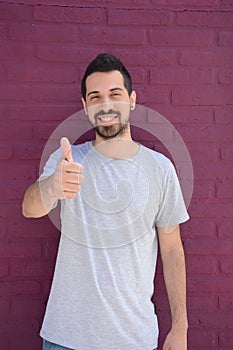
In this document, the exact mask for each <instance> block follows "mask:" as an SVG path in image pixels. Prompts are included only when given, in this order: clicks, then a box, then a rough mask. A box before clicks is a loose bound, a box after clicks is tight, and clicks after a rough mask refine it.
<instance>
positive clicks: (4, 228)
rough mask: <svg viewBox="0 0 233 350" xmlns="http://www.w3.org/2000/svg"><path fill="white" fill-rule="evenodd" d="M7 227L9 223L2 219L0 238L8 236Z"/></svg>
mask: <svg viewBox="0 0 233 350" xmlns="http://www.w3.org/2000/svg"><path fill="white" fill-rule="evenodd" d="M6 228H7V225H6V223H5V222H3V220H2V221H1V223H0V239H3V238H5V237H6Z"/></svg>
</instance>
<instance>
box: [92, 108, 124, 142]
mask: <svg viewBox="0 0 233 350" xmlns="http://www.w3.org/2000/svg"><path fill="white" fill-rule="evenodd" d="M104 115H116V116H117V118H118V122H115V123H113V124H112V125H98V117H100V116H104ZM129 117H130V111H129V114H128V117H127V118H126V120H125V122H122V115H121V113H120V112H119V111H115V110H112V109H110V110H109V111H108V112H104V111H103V110H102V111H99V112H98V113H96V114H95V115H94V123H91V124H92V126H93V127H94V130H95V132H96V134H97V135H99V136H100V137H101V138H102V139H104V140H110V139H113V138H115V137H117V136H121V135H123V134H124V133H125V131H126V130H128V128H129ZM89 120H90V117H89Z"/></svg>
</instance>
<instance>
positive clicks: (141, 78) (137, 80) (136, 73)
mask: <svg viewBox="0 0 233 350" xmlns="http://www.w3.org/2000/svg"><path fill="white" fill-rule="evenodd" d="M128 70H129V73H130V75H131V79H132V82H133V84H143V83H145V82H146V76H147V72H146V70H144V69H134V68H129V69H128Z"/></svg>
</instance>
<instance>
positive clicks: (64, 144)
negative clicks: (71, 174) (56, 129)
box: [60, 137, 73, 162]
mask: <svg viewBox="0 0 233 350" xmlns="http://www.w3.org/2000/svg"><path fill="white" fill-rule="evenodd" d="M60 145H61V151H62V158H63V159H66V160H67V161H68V162H73V157H72V151H71V145H70V141H69V140H68V138H67V137H62V138H61V141H60Z"/></svg>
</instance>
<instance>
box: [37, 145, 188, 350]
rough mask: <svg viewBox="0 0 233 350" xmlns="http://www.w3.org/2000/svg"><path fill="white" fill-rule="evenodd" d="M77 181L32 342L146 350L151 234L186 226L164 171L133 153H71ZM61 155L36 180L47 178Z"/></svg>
mask: <svg viewBox="0 0 233 350" xmlns="http://www.w3.org/2000/svg"><path fill="white" fill-rule="evenodd" d="M72 155H73V159H74V161H75V162H78V163H81V164H82V166H83V168H84V177H85V181H84V183H83V184H82V186H81V191H80V192H79V193H78V195H77V196H76V198H75V199H68V200H62V201H61V239H60V244H59V250H58V255H57V262H56V268H55V272H54V278H53V283H52V288H51V291H50V296H49V301H48V305H47V308H46V313H45V317H44V322H43V326H42V329H41V332H40V335H41V336H42V337H43V338H44V339H46V340H49V341H51V342H53V343H57V344H60V345H63V346H66V347H69V348H71V349H76V350H95V349H96V350H139V349H140V350H151V349H153V348H156V347H157V339H158V324H157V317H156V315H155V313H154V306H153V304H152V302H151V297H152V294H153V290H154V288H153V287H154V286H153V279H154V272H155V265H156V259H157V246H158V242H157V235H156V227H164V226H172V225H176V224H179V223H182V222H184V221H186V220H188V218H189V217H188V214H187V211H186V208H185V204H184V201H183V197H182V193H181V190H180V185H179V182H178V179H177V175H176V172H175V170H174V167H173V165H172V163H171V162H170V161H169V160H168V159H167V158H166V157H164V156H163V155H161V154H160V153H157V152H155V151H152V150H150V149H148V148H146V147H144V146H140V150H139V152H138V153H137V154H136V155H135V156H134V157H132V158H129V159H113V158H108V157H106V156H104V155H103V154H101V153H99V152H98V151H97V150H96V149H95V148H94V147H93V146H92V142H86V143H84V144H82V145H78V146H72ZM60 158H61V149H59V150H57V151H56V152H55V153H53V154H52V155H51V156H50V158H49V160H48V162H47V163H46V166H45V168H44V172H43V174H42V175H41V177H40V179H42V178H43V177H47V176H50V175H52V174H53V172H54V171H55V168H56V165H57V162H58V161H59V159H60Z"/></svg>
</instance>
